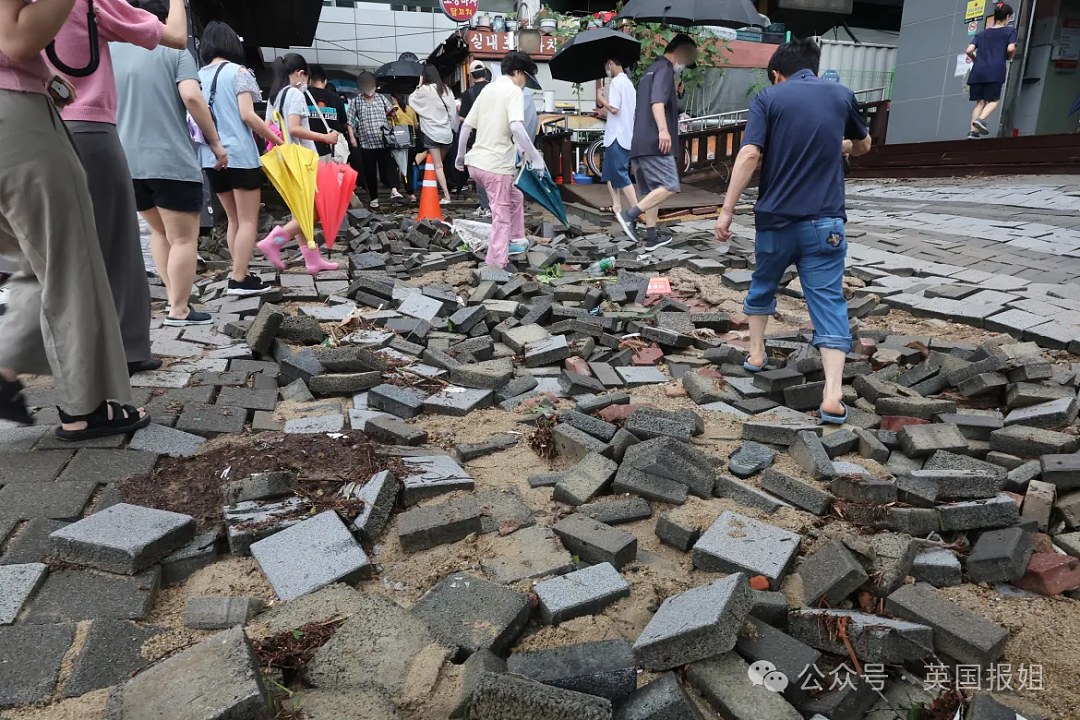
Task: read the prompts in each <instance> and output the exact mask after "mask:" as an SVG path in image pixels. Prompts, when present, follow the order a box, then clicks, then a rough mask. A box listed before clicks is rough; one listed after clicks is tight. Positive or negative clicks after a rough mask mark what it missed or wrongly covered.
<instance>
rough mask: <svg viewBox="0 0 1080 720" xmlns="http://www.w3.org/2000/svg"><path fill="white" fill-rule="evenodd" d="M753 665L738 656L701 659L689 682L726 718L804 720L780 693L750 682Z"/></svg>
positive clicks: (739, 719) (689, 672)
mask: <svg viewBox="0 0 1080 720" xmlns="http://www.w3.org/2000/svg"><path fill="white" fill-rule="evenodd" d="M749 669H750V666H749V665H748V664H747V662H746V661H745V660H743V659H742V658H740V657H739V656H738V655H736V654H735V653H731V652H729V653H726V654H723V655H717V656H716V657H713V658H709V659H707V660H701V661H699V662H695V663H693V664H691V665H690V667H689V668H688V669H687V674H686V676H687V679H688V680H689V681H690V684H691V685H692V686H693V687H694V688H695V689H697V691H698V692H700V693H701V694H702V695H703V696H704V697H705V699H706V700H708V702H709V705H711V706H712V707H713V708H714V709H715V710H716V711H717V712H719V713H721V716H722V717H725V718H733V719H734V720H752V719H753V718H766V717H767V718H770V719H773V718H775V720H801V719H802V717H803V716H802V715H801V714H800V713H799V711H798V710H796V709H795V708H794V707H792V706H791V704H789V703H788V702H787V700H785V699H784V697H783V696H782V695H780V694H778V693H774V692H772V691H771V690H768V689H767V688H766V687H765V686H764V685H755V684H754V683H752V682H750V681H749V678H748V676H747V673H748V671H749Z"/></svg>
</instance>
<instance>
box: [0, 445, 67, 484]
mask: <svg viewBox="0 0 1080 720" xmlns="http://www.w3.org/2000/svg"><path fill="white" fill-rule="evenodd" d="M84 452H85V451H84ZM73 455H74V453H73V452H72V451H71V450H38V451H35V452H5V453H0V486H3V485H9V484H14V483H47V482H52V481H53V480H55V479H56V478H57V476H58V475H60V471H61V470H63V468H64V466H65V465H67V464H68V462H69V461H70V460H71V458H72V456H73Z"/></svg>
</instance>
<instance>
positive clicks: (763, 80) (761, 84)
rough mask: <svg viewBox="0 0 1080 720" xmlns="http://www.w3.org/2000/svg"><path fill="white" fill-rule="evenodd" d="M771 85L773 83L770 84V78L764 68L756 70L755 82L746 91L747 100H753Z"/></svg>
mask: <svg viewBox="0 0 1080 720" xmlns="http://www.w3.org/2000/svg"><path fill="white" fill-rule="evenodd" d="M771 84H772V83H770V82H769V76H768V75H767V74H766V73H765V71H764V70H763V69H762V68H754V82H753V83H751V84H750V87H748V88H747V89H746V99H747V100H753V99H754V97H755V96H756V95H757V94H758V93H759V92H761V91H762V90H764V89H765V88H767V87H769V85H771Z"/></svg>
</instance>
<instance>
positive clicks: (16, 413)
mask: <svg viewBox="0 0 1080 720" xmlns="http://www.w3.org/2000/svg"><path fill="white" fill-rule="evenodd" d="M22 391H23V384H22V383H21V382H19V381H18V380H4V379H3V378H0V420H10V421H11V422H17V423H19V424H20V425H33V424H34V418H32V417H30V410H29V409H27V407H26V400H25V399H24V398H23V395H22Z"/></svg>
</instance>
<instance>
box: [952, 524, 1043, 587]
mask: <svg viewBox="0 0 1080 720" xmlns="http://www.w3.org/2000/svg"><path fill="white" fill-rule="evenodd" d="M1033 552H1035V545H1034V541H1033V540H1032V538H1031V533H1028V532H1026V531H1024V530H1021V529H1020V528H1015V527H1014V528H1004V529H1002V530H991V531H989V532H985V533H983V534H981V535H980V536H979V539H978V541H976V543H975V546H974V547H973V548H972V550H971V554H970V555H968V559H967V572H968V578H969V580H970V581H971V582H976V583H982V582H991V583H993V582H1009V581H1011V580H1015V579H1016V578H1018V577H1020V576H1021V575H1023V574H1024V573H1025V572H1027V566H1028V561H1029V560H1030V559H1031V554H1032V553H1033Z"/></svg>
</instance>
